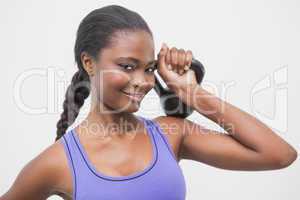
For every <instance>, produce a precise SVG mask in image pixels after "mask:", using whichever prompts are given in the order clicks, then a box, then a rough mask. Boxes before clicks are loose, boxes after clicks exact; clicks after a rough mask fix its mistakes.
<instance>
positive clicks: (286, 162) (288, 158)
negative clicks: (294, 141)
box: [276, 149, 298, 169]
mask: <svg viewBox="0 0 300 200" xmlns="http://www.w3.org/2000/svg"><path fill="white" fill-rule="evenodd" d="M297 157H298V153H297V151H296V150H294V149H292V150H290V151H289V152H288V153H286V154H284V155H283V156H281V157H280V158H278V159H277V164H276V165H277V166H278V168H279V169H282V168H286V167H288V166H290V165H291V164H292V163H293V162H294V161H295V160H297Z"/></svg>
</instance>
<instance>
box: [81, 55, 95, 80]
mask: <svg viewBox="0 0 300 200" xmlns="http://www.w3.org/2000/svg"><path fill="white" fill-rule="evenodd" d="M80 58H81V63H82V65H83V68H84V69H85V71H86V72H87V73H88V74H89V76H91V77H92V76H94V74H95V60H94V58H93V57H92V56H90V55H89V54H88V53H87V52H82V53H81V56H80Z"/></svg>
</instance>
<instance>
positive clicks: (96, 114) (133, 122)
mask: <svg viewBox="0 0 300 200" xmlns="http://www.w3.org/2000/svg"><path fill="white" fill-rule="evenodd" d="M141 126H143V124H142V123H141V121H140V120H139V119H138V118H137V117H136V116H135V115H134V114H132V113H127V112H115V111H113V110H111V109H110V108H108V107H107V106H105V105H103V104H102V102H101V103H99V104H97V105H96V106H91V109H90V111H89V114H88V116H87V117H86V118H85V119H84V121H83V122H82V123H81V125H80V129H84V130H83V131H84V133H86V134H89V135H95V136H96V137H97V136H101V137H110V138H112V137H116V138H123V137H124V136H125V135H126V134H128V133H136V132H138V131H139V130H141Z"/></svg>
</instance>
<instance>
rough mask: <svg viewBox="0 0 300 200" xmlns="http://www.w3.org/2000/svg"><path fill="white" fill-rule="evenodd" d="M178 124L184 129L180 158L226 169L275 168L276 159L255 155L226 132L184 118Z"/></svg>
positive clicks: (276, 164) (277, 164)
mask: <svg viewBox="0 0 300 200" xmlns="http://www.w3.org/2000/svg"><path fill="white" fill-rule="evenodd" d="M180 123H181V126H183V127H184V132H183V134H184V136H183V137H182V141H181V145H180V153H179V156H180V158H183V159H190V160H195V161H199V162H203V163H206V164H208V165H211V166H215V167H218V168H221V169H229V170H268V169H277V168H279V167H278V166H279V160H277V159H276V158H272V157H266V156H263V155H261V154H259V153H258V152H256V151H254V150H252V149H250V148H248V147H246V146H244V145H243V144H241V143H240V142H238V141H237V140H235V139H234V137H233V136H231V135H229V134H227V133H221V132H218V131H215V130H210V129H207V128H205V127H203V126H200V125H198V124H196V123H194V122H192V121H190V120H188V119H182V120H181V122H180Z"/></svg>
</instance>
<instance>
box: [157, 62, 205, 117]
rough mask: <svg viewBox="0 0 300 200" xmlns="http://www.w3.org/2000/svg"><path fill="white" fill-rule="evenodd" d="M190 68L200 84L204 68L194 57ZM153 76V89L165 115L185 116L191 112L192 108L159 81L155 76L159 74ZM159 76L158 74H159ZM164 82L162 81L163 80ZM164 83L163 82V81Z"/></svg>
mask: <svg viewBox="0 0 300 200" xmlns="http://www.w3.org/2000/svg"><path fill="white" fill-rule="evenodd" d="M190 69H192V70H194V72H195V75H196V80H197V82H198V84H199V85H200V84H201V82H202V80H203V77H204V74H205V69H204V67H203V65H202V64H201V62H200V61H198V60H196V59H195V58H193V59H192V63H191V67H190ZM154 76H155V86H154V90H155V92H156V93H157V94H158V96H159V97H160V104H161V106H162V108H163V110H164V112H165V114H166V115H167V116H174V117H181V118H186V117H188V116H189V115H190V114H192V113H193V111H194V109H193V108H191V107H189V106H187V105H186V104H185V103H183V102H182V101H181V100H180V99H179V97H178V96H177V95H176V94H175V93H174V92H172V91H171V90H170V89H169V88H168V87H167V88H165V87H163V86H162V84H161V83H160V81H159V79H158V77H157V76H159V74H158V73H157V75H156V74H154ZM159 77H160V76H159ZM160 79H161V80H162V81H163V79H162V78H161V77H160ZM163 82H164V81H163ZM164 83H165V82H164Z"/></svg>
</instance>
